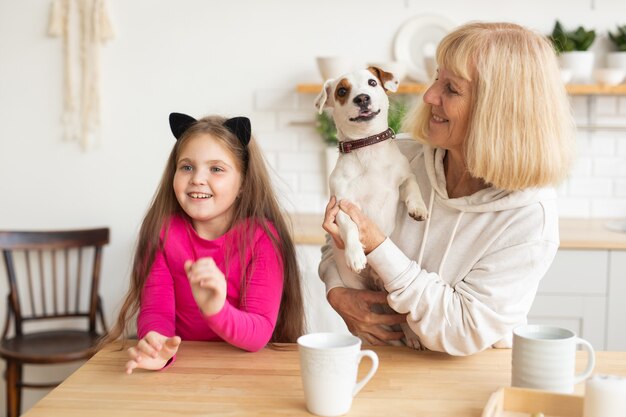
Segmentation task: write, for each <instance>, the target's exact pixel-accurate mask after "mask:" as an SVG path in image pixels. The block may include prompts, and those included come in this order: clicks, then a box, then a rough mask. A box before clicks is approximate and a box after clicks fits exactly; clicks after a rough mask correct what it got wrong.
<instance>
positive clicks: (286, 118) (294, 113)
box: [278, 109, 315, 129]
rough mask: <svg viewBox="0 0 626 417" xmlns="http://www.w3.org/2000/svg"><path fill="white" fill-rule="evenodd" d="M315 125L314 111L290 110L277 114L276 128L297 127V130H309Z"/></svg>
mask: <svg viewBox="0 0 626 417" xmlns="http://www.w3.org/2000/svg"><path fill="white" fill-rule="evenodd" d="M314 123H315V111H314V110H313V109H311V110H290V111H285V110H282V111H279V112H278V127H279V128H281V127H297V128H299V129H310V128H311V127H312V126H313V125H314Z"/></svg>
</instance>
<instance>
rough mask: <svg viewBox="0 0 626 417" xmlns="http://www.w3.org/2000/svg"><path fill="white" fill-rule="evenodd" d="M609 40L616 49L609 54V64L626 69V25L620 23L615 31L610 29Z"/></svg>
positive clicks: (612, 66)
mask: <svg viewBox="0 0 626 417" xmlns="http://www.w3.org/2000/svg"><path fill="white" fill-rule="evenodd" d="M609 40H610V41H611V43H612V44H613V46H614V47H615V51H613V52H609V53H608V54H607V56H606V61H607V62H606V63H607V66H608V67H609V68H619V69H624V70H626V25H622V26H619V25H618V26H617V30H616V31H615V32H614V33H613V32H611V31H609Z"/></svg>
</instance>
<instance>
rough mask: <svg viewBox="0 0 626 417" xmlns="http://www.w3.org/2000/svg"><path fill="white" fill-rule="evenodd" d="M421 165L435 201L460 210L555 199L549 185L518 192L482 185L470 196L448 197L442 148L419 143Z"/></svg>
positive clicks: (499, 208) (501, 207)
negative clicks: (435, 198) (422, 163)
mask: <svg viewBox="0 0 626 417" xmlns="http://www.w3.org/2000/svg"><path fill="white" fill-rule="evenodd" d="M423 151H424V164H425V168H426V173H427V174H428V180H429V182H430V185H431V187H432V189H433V191H434V192H435V193H436V194H437V196H438V197H439V201H440V202H441V203H442V204H444V205H446V206H448V207H450V208H453V209H456V210H459V211H461V212H468V213H469V212H473V213H482V212H493V211H502V210H509V209H516V208H519V207H523V206H527V205H529V204H531V203H534V202H537V201H546V200H553V199H556V191H555V190H554V189H553V188H529V189H525V190H520V191H506V190H502V189H499V188H495V187H489V188H485V189H484V190H480V191H478V192H476V193H474V194H472V195H470V196H467V197H461V198H449V197H448V192H447V190H446V177H445V173H444V168H443V157H444V156H445V154H446V151H445V149H440V148H433V147H431V146H429V145H424V146H423Z"/></svg>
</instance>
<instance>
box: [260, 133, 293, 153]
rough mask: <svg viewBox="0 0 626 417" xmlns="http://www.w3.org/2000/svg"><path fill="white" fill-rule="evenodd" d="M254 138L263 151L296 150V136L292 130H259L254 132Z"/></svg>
mask: <svg viewBox="0 0 626 417" xmlns="http://www.w3.org/2000/svg"><path fill="white" fill-rule="evenodd" d="M256 138H257V141H258V142H259V145H260V146H261V148H262V149H263V150H265V151H276V152H295V151H297V150H298V138H297V135H296V134H294V133H292V132H288V131H283V132H276V131H274V132H260V133H256Z"/></svg>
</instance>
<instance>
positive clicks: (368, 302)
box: [327, 287, 406, 345]
mask: <svg viewBox="0 0 626 417" xmlns="http://www.w3.org/2000/svg"><path fill="white" fill-rule="evenodd" d="M327 297H328V302H329V303H330V305H331V306H332V307H333V308H334V309H335V311H337V313H339V315H340V316H341V318H342V319H343V321H345V322H346V325H347V326H348V330H350V332H351V333H352V334H354V335H356V336H359V337H360V338H362V339H363V340H365V341H366V342H368V343H369V344H371V345H385V344H388V342H390V341H392V340H400V339H402V338H403V337H404V333H403V332H394V331H389V330H386V329H385V328H383V327H382V326H381V325H383V324H384V325H387V326H393V325H396V324H402V323H405V322H406V314H398V313H391V314H377V313H374V312H373V311H372V307H373V306H374V304H383V305H387V294H385V292H383V291H369V290H355V289H352V288H343V287H335V288H333V289H331V290H330V291H329V292H328V295H327Z"/></svg>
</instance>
